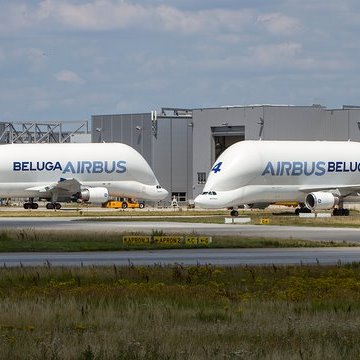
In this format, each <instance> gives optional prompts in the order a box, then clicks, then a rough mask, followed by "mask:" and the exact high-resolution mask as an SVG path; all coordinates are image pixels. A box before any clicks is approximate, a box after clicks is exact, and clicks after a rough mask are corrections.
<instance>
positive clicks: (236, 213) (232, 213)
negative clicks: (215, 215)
mask: <svg viewBox="0 0 360 360" xmlns="http://www.w3.org/2000/svg"><path fill="white" fill-rule="evenodd" d="M230 215H231V216H239V212H238V211H237V210H235V209H232V210H231V212H230Z"/></svg>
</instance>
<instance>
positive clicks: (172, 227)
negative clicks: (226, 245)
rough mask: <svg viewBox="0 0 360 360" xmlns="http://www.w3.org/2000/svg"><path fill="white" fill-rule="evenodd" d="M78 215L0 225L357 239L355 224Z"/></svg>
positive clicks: (18, 219) (6, 220) (4, 220)
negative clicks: (106, 218) (109, 218)
mask: <svg viewBox="0 0 360 360" xmlns="http://www.w3.org/2000/svg"><path fill="white" fill-rule="evenodd" d="M78 220H79V218H61V217H53V218H21V217H14V218H0V229H5V228H8V229H10V228H13V229H14V228H16V229H41V230H47V231H60V230H72V231H90V232H99V233H104V232H119V233H122V232H135V231H136V232H138V231H141V232H147V233H149V232H152V231H154V230H163V231H164V232H166V233H179V232H181V233H198V234H202V235H240V236H243V237H264V238H265V237H266V238H280V239H303V240H319V241H337V242H338V241H339V242H342V241H346V242H352V243H360V229H358V228H330V227H311V226H277V225H245V224H240V225H239V224H200V223H181V222H170V221H169V222H157V223H155V222H151V221H104V222H101V221H93V220H89V221H78Z"/></svg>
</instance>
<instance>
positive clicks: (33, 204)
mask: <svg viewBox="0 0 360 360" xmlns="http://www.w3.org/2000/svg"><path fill="white" fill-rule="evenodd" d="M30 205H31V208H32V209H34V210H36V209H37V208H38V207H39V204H38V203H32V204H30Z"/></svg>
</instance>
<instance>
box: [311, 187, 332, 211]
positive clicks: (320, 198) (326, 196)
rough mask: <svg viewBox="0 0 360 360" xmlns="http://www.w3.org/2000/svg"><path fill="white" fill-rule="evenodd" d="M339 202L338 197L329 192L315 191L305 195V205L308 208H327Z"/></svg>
mask: <svg viewBox="0 0 360 360" xmlns="http://www.w3.org/2000/svg"><path fill="white" fill-rule="evenodd" d="M338 204H339V198H338V197H336V196H334V195H333V194H332V193H330V192H324V191H317V192H313V193H310V194H307V195H306V198H305V205H306V207H307V208H309V209H310V210H327V209H331V208H333V207H334V206H335V205H338Z"/></svg>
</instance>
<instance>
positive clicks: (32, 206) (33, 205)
mask: <svg viewBox="0 0 360 360" xmlns="http://www.w3.org/2000/svg"><path fill="white" fill-rule="evenodd" d="M38 207H39V204H38V203H34V202H33V203H31V202H26V203H25V204H24V209H26V210H27V209H34V210H36V209H37V208H38Z"/></svg>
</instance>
